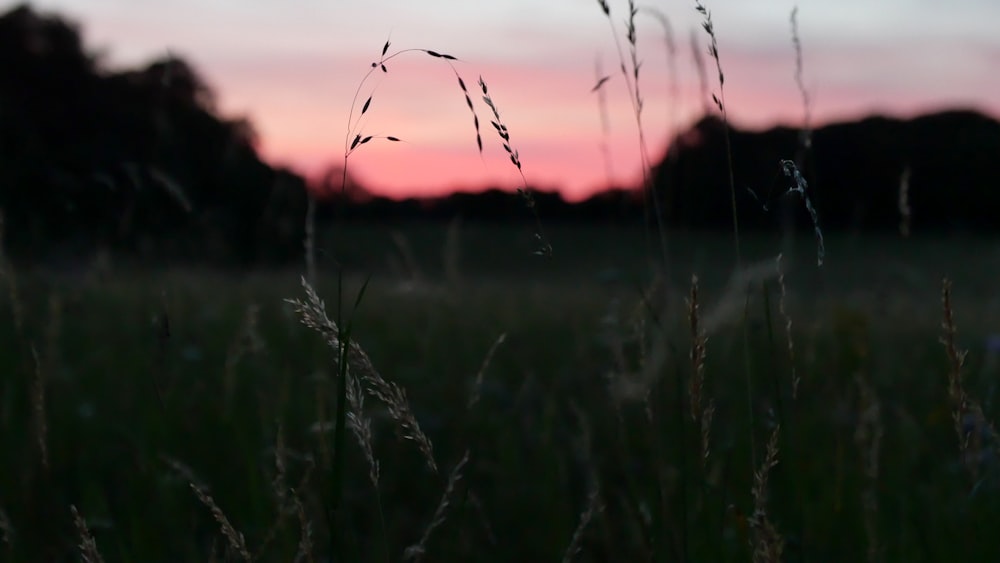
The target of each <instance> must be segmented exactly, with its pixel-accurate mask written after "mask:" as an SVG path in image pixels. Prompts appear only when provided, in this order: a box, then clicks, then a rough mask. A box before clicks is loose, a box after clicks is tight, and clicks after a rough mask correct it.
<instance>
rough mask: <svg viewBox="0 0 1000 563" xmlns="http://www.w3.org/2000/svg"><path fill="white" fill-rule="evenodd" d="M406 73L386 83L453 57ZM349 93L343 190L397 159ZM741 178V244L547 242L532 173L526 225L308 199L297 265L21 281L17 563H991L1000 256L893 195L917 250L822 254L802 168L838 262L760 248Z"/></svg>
mask: <svg viewBox="0 0 1000 563" xmlns="http://www.w3.org/2000/svg"><path fill="white" fill-rule="evenodd" d="M695 4H696V8H697V10H698V11H699V12H700V13H701V14H702V15H703V17H704V22H703V28H704V31H705V32H706V33H707V34H708V37H709V50H708V53H709V56H710V57H711V59H712V62H714V67H715V68H714V69H712V70H713V72H717V77H718V83H717V84H718V90H717V93H713V94H712V101H713V103H714V104H715V105H714V108H713V111H714V110H715V109H717V110H718V112H719V113H720V114H721V116H722V118H723V119H724V120H725V119H726V106H725V95H724V91H723V88H722V86H723V83H724V79H723V67H722V63H721V59H720V55H719V50H718V46H717V43H716V36H715V30H714V26H713V23H712V19H711V16H710V14H709V12H708V10H707V9H706V8H705V7H704V6H703V5H702V4H701V2H696V3H695ZM598 7H599V8H600V9H601V10H602V11H603V12H604V14H605V15H606V16H608V20H609V22H610V23H611V26H612V33H615V34H616V33H617V32H616V31H615V29H616V27H615V26H616V25H617V23H615V22H617V20H614V19H613V18H612V17H611V9H610V6H609V5H608V3H607V2H605V1H603V0H599V1H598ZM628 7H629V14H630V15H629V16H628V17H627V19H626V28H625V31H626V34H625V40H626V41H625V42H619V38H618V36H617V35H616V36H615V39H616V44H617V45H618V46H619V51H618V54H619V59H620V63H621V70H622V78H623V79H624V82H625V85H626V87H627V89H628V93H629V96H630V98H631V99H633V100H634V102H633V104H634V109H635V117H636V123H637V124H638V125H639V141H640V143H639V145H640V148H639V151H640V156H641V157H642V162H643V164H644V167H645V168H646V172H647V175H646V177H645V178H644V186H643V188H644V189H647V190H648V192H649V193H650V194H651V195H652V197H651V198H650V199H651V200H652V201H650V202H648V204H649V205H651V206H652V208H653V211H656V212H657V213H658V212H659V209H660V205H659V203H658V202H657V201H656V199H655V198H656V193H657V191H656V190H655V189H652V188H653V186H652V184H651V178H650V177H649V174H648V172H649V169H650V166H646V165H649V164H650V162H649V158H650V157H649V154H648V150H647V147H646V142H645V139H644V137H643V133H642V116H641V106H642V101H641V100H642V96H641V91H640V88H639V67H640V59H641V57H640V56H639V54H638V53H637V42H636V39H635V34H636V28H635V18H636V15H637V13H638V8H637V7H636V5H635V3H634V2H629V3H628ZM794 14H795V12H793V15H792V26H793V27H792V31H793V44H794V49H795V52H796V55H797V61H796V62H797V65H796V69H795V77H796V82H797V84H798V87H799V88H800V90H801V91H802V96H803V104H804V110H805V115H806V117H807V118H808V115H809V98H808V95H807V93H806V91H805V87H804V86H803V84H804V83H803V82H802V58H801V49H800V45H799V41H798V35H797V29H796V27H795V15H794ZM622 45H624V46H625V48H624V49H623V48H622ZM389 48H390V44H389V42H388V41H387V42H386V43H385V44H384V47H383V48H382V54H381V58H380V59H379V60H378V61H377V62H375V63H373V64H372V69H371V71H370V72H369V74H368V75H365V77H364V78H362V80H361V83H362V85H364V83H365V81H366V80H367V79H368V77H369V76H371V75H372V74H373V73H377V72H380V71H381V72H388V71H387V70H386V65H385V63H386V61H389V60H390V59H392V58H394V57H396V56H397V55H400V54H402V53H416V54H417V55H420V56H424V55H427V56H429V57H432V58H434V59H437V60H438V61H437V62H443V63H445V64H449V65H450V64H451V61H452V60H454V59H455V57H452V56H450V55H445V54H442V53H439V52H436V51H429V50H425V49H406V50H403V51H398V52H396V51H394V52H392V53H391V54H390V53H389ZM626 51H627V55H626ZM437 62H435V64H437ZM700 64H703V63H700ZM452 70H455V67H454V66H453V67H452ZM703 70H704V69H703ZM703 74H704V72H703ZM455 75H456V77H457V78H458V84H459V87H460V88H461V90H462V92H463V93H464V95H465V98H466V102H467V105H468V107H469V108H470V109H471V110H472V113H473V123H474V125H475V128H476V129H475V135H476V142H477V144H478V145H479V149H480V151H482V141H483V139H482V137H483V136H484V135H483V134H481V132H480V115H479V113H477V111H476V109H475V105H474V104H473V102H472V98H473V94H472V93H471V91H470V89H469V88H468V86H467V84H466V82H465V81H464V79H463V78H462V77H461V76H460V75H459V74H458V71H457V70H455ZM605 81H606V80H605V79H603V78H602V79H601V80H600V81H599V82H598V87H600V86H601V84H603V83H604V82H605ZM705 88H706V89H707V85H706V86H705ZM473 91H475V92H476V94H475V97H476V98H479V97H482V99H483V101H484V103H486V105H487V106H488V107H489V110H490V112H489V113H487V112H482V114H483V117H484V119H483V121H482V123H483V124H485V123H486V121H491V125H492V130H491V129H490V128H488V127H485V126H484V127H483V130H485V131H486V132H487V133H489V134H490V135H493V134H494V133H495V134H496V135H498V136H499V138H500V141H501V145H502V146H503V148H504V150H505V151H506V154H507V155H508V157H509V159H510V162H511V164H512V165H514V166H515V167H516V169H517V171H518V172H520V171H521V163H520V160H519V155H518V152H517V150H516V148H515V146H514V145H513V143H512V142H511V137H510V132H509V131H508V130H507V128H506V126H505V125H504V123H503V121H502V120H501V117H500V112H499V110H498V109H497V107H496V105H495V104H494V102H493V100H492V98H491V97H490V96H491V94H489V93H488V90H487V86H486V83H485V82H484V81H482V79H480V82H479V90H475V89H473ZM480 91H481V94H480ZM358 92H359V94H358V96H357V97H356V99H355V100H354V103H353V105H352V106H351V109H350V112H349V115H348V131H347V133H346V135H345V154H344V163H343V185H344V186H346V184H347V177H348V170H347V169H348V165H349V162H348V157H349V156H350V155H351V154H352V152H354V151H355V150H359V149H360V148H362V147H363V146H364V145H366V143H368V142H371V141H375V142H381V141H389V142H392V141H398V139H396V138H394V137H379V138H376V137H373V136H370V135H367V134H366V133H365V132H364V130H363V128H362V127H361V125H360V124H361V122H362V117H363V116H364V115H365V114H366V112H367V111H368V110H369V108H370V107H371V106H370V104H371V101H372V97H371V96H368V97H367V98H365V95H364V94H361V92H362V88H361V86H359V88H358ZM366 92H367V91H366ZM362 100H364V101H362ZM490 115H492V117H490ZM806 121H808V119H806ZM804 131H805V133H806V136H805V137H804V138H805V139H806V140H808V123H806V124H805V126H804ZM515 135H516V132H515ZM726 135H727V137H726V146H727V150H728V149H729V139H728V129H726ZM492 140H493V141H496V140H497V139H495V138H494V139H492ZM804 145H805V146H806V147H808V142H806V143H804ZM806 152H807V151H806ZM728 156H729V159H730V160H729V162H728V167H729V170H728V171H729V179H730V180H729V183H730V186H729V188H730V191H729V193H728V194H720V197H722V196H723V195H724V196H725V197H726V199H731V200H732V206H733V232H732V233H714V234H712V233H695V232H675V231H671V230H670V228H669V226H666V227H665V226H663V225H659V224H657V225H655V226H654V225H652V224H650V226H649V228H648V229H646V228H644V227H643V226H639V225H633V226H614V225H604V226H595V225H584V224H575V225H574V224H560V223H552V222H548V221H547V220H546V218H545V213H544V209H541V210H539V209H538V208H537V207H536V206H535V204H534V201H533V200H532V198H531V192H530V190H529V189H528V185H527V180H526V179H525V177H524V176H523V175H522V176H521V179H522V180H524V184H523V185H522V186H521V187H520V190H519V191H520V192H521V194H522V195H523V196H524V202H525V204H526V211H525V214H524V216H523V217H522V221H520V222H518V221H515V220H509V221H506V222H494V223H465V222H462V221H460V220H458V219H456V220H455V221H453V222H451V223H449V224H443V223H421V222H419V221H413V222H398V223H394V224H345V223H343V222H340V221H336V220H334V221H333V222H332V223H328V224H327V226H324V225H320V227H319V229H318V230H314V228H315V226H316V222H315V221H314V219H315V214H316V207H315V205H314V202H313V201H312V200H310V201H309V207H308V208H307V211H306V214H305V217H304V219H305V227H304V230H305V245H304V246H305V256H304V260H303V262H304V264H303V267H302V268H289V269H272V270H250V271H248V270H240V269H221V268H208V267H206V268H199V267H194V266H191V265H177V266H173V267H171V266H167V265H163V266H160V267H155V268H149V267H143V268H136V267H132V266H130V264H129V263H128V262H127V261H120V260H118V259H117V258H116V257H112V256H108V255H104V256H100V257H99V259H97V260H95V261H94V262H93V264H91V265H90V266H87V267H80V266H79V265H78V264H79V263H76V264H77V265H74V266H67V265H66V264H48V265H37V266H35V267H16V266H14V265H12V264H11V263H10V262H9V261H7V260H2V261H0V267H2V270H0V272H2V276H0V285H2V287H0V343H2V348H0V444H2V451H3V456H4V457H3V460H2V462H0V554H2V558H3V560H10V561H69V560H83V561H87V562H90V563H93V562H97V561H123V562H150V561H309V562H313V561H315V562H327V561H397V560H407V561H421V560H426V561H504V562H507V561H529V562H534V561H565V562H569V561H657V562H660V561H683V562H702V561H713V562H714V561H754V562H755V563H756V562H778V561H869V562H877V561H942V560H959V561H996V560H1000V544H998V542H997V541H996V540H995V537H993V536H991V534H992V533H995V530H994V529H995V522H996V521H997V518H998V517H1000V503H998V502H997V500H998V497H997V495H998V494H1000V488H998V485H1000V480H998V478H1000V472H998V466H997V456H996V454H997V448H998V446H1000V443H998V441H997V435H996V431H995V428H994V426H993V423H992V421H993V420H995V419H996V413H997V408H996V405H995V399H996V392H997V389H996V383H995V381H996V376H997V372H998V370H1000V330H998V328H1000V327H998V326H997V324H996V323H997V321H996V319H998V318H1000V315H998V307H1000V301H998V297H997V293H996V279H997V278H996V276H997V275H998V273H1000V246H998V244H997V242H998V241H997V240H995V239H991V238H983V237H971V236H963V235H957V234H956V235H942V234H938V235H927V234H923V233H921V232H920V231H919V229H914V232H913V233H910V217H909V209H908V207H907V205H906V201H907V199H906V195H907V194H906V192H905V190H903V189H901V194H900V201H901V203H900V208H901V209H900V211H901V215H902V217H901V222H902V223H903V224H904V225H905V229H901V231H902V233H901V234H894V233H885V234H881V235H875V234H849V233H826V236H825V240H824V239H823V238H822V236H823V235H822V233H821V232H820V225H819V222H818V219H817V217H818V214H817V213H816V212H815V210H814V209H813V207H812V205H811V203H810V202H809V199H808V197H809V193H810V192H809V191H808V190H807V189H806V186H805V181H804V179H803V177H802V175H800V173H799V168H798V167H797V166H798V165H797V164H796V163H795V162H793V161H782V162H781V163H780V166H781V167H782V168H783V170H784V172H785V175H786V176H787V177H788V178H789V179H790V181H793V182H794V186H793V187H791V188H790V189H789V192H797V195H796V197H799V198H800V199H801V201H803V202H804V204H805V211H803V212H802V213H803V216H805V213H807V212H808V216H809V218H810V220H811V221H812V223H813V225H814V228H815V237H814V233H813V232H803V233H799V234H796V235H795V236H791V237H788V238H786V237H783V236H781V235H779V234H770V235H769V234H762V233H758V234H751V233H746V232H740V230H739V226H738V216H737V209H736V208H737V202H736V199H737V196H736V185H735V182H734V181H733V174H732V155H731V153H730V154H729V155H728ZM800 156H801V155H800ZM797 160H798V161H799V162H803V163H804V162H807V160H806V159H797ZM720 166H722V164H721V163H720ZM806 172H808V170H806ZM800 199H796V202H798V201H800ZM330 224H332V228H330V227H329V225H330ZM775 231H777V229H775ZM734 235H735V237H734ZM817 238H819V242H823V243H824V245H823V246H822V247H818V246H817V242H818V241H817ZM734 239H735V240H734ZM734 242H735V245H734ZM821 249H822V250H824V251H825V252H824V260H823V263H822V265H820V264H819V263H818V262H819V260H818V258H819V256H818V253H819V252H820V250H821Z"/></svg>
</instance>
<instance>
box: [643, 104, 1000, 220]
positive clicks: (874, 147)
mask: <svg viewBox="0 0 1000 563" xmlns="http://www.w3.org/2000/svg"><path fill="white" fill-rule="evenodd" d="M729 134H730V139H731V144H732V156H733V172H734V180H735V186H736V198H737V207H738V210H739V221H740V227H741V228H748V229H769V228H775V227H776V226H778V225H780V224H782V223H783V222H784V221H786V220H787V219H788V218H791V219H792V221H794V223H792V224H794V225H797V226H799V227H810V226H811V219H810V217H809V214H808V213H807V212H806V209H805V207H804V205H803V201H802V199H801V196H800V195H799V194H798V193H789V192H788V190H789V188H792V187H795V186H796V184H795V183H793V181H794V176H793V175H786V173H785V171H784V170H783V166H782V165H781V163H782V161H783V160H789V161H792V162H794V163H795V164H796V169H798V170H799V171H800V173H801V175H802V178H803V179H804V180H805V182H806V184H807V185H808V187H807V190H806V193H807V194H808V195H809V197H810V199H811V200H812V201H813V203H814V204H815V206H816V208H817V209H818V212H819V215H820V222H821V223H822V225H823V228H824V229H825V230H831V231H842V230H853V231H866V232H869V231H887V230H896V229H898V228H899V225H900V222H901V220H902V214H903V212H902V209H904V208H905V209H908V210H909V213H910V215H911V218H910V220H911V221H912V228H913V229H914V230H915V231H918V232H919V231H922V232H938V233H940V232H952V231H956V230H960V231H966V232H996V231H997V230H998V227H1000V222H998V221H997V220H996V214H997V211H998V210H1000V166H998V164H1000V123H998V122H997V121H996V120H994V119H991V118H989V117H986V116H985V115H982V114H980V113H977V112H974V111H947V112H940V113H934V114H930V115H925V116H921V117H917V118H915V119H911V120H898V119H889V118H885V117H871V118H868V119H864V120H861V121H856V122H851V123H839V124H833V125H829V126H825V127H821V128H819V129H817V130H815V131H813V132H812V134H811V146H810V147H809V148H808V149H803V143H802V140H801V131H800V130H798V129H791V128H786V127H776V128H773V129H770V130H767V131H764V132H755V133H751V132H746V131H740V130H737V129H732V128H730V130H729ZM674 147H675V152H674V153H673V155H671V156H670V157H668V158H666V159H664V161H663V162H661V164H660V165H659V166H658V167H657V169H656V172H655V182H656V185H657V186H658V187H659V189H660V190H662V193H663V194H664V197H663V199H664V200H665V201H666V204H665V205H664V214H665V215H666V218H667V222H668V224H671V225H674V226H685V227H694V228H709V229H715V228H727V227H731V225H732V207H731V201H730V197H729V194H730V188H729V175H728V174H729V172H728V168H727V165H726V145H725V127H724V125H723V123H722V122H721V121H720V120H719V119H717V118H714V117H708V118H704V119H702V120H701V121H700V122H698V123H697V124H696V125H695V126H694V127H693V128H691V129H690V130H689V131H687V132H685V133H684V134H683V135H681V136H680V137H679V138H678V139H677V140H676V142H675V143H674ZM904 181H905V184H906V186H907V188H906V189H905V190H901V186H903V185H904ZM901 191H903V192H905V200H906V201H905V203H904V204H903V205H901V202H900V199H901ZM765 206H766V207H767V209H766V210H765Z"/></svg>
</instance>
